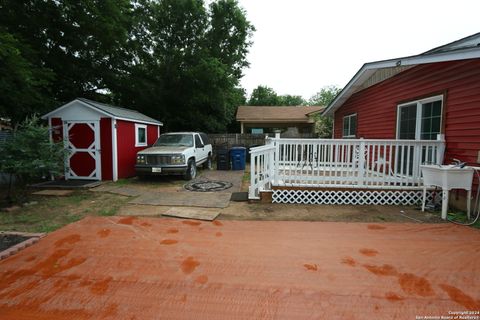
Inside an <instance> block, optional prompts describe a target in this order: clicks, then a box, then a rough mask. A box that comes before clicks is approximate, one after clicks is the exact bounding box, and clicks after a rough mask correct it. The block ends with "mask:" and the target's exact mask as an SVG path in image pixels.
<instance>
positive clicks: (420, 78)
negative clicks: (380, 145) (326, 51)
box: [324, 33, 480, 166]
mask: <svg viewBox="0 0 480 320" xmlns="http://www.w3.org/2000/svg"><path fill="white" fill-rule="evenodd" d="M324 114H327V115H333V116H334V134H333V137H334V138H366V139H415V140H433V139H436V138H437V134H443V135H444V136H445V140H446V152H445V158H444V162H445V163H450V162H451V161H452V159H453V158H457V159H460V160H462V161H466V162H468V164H469V165H474V166H478V163H479V162H480V125H479V121H480V33H477V34H474V35H471V36H469V37H466V38H463V39H460V40H458V41H455V42H452V43H449V44H446V45H443V46H441V47H438V48H434V49H432V50H430V51H427V52H425V53H422V54H419V55H416V56H411V57H403V58H396V59H391V60H384V61H377V62H371V63H366V64H365V65H363V66H362V68H361V69H360V70H359V71H358V72H357V73H356V74H355V75H354V77H353V78H352V79H351V80H350V82H349V83H348V84H347V86H346V87H345V88H344V89H343V90H342V92H341V93H340V94H339V95H338V96H337V97H336V98H335V99H334V101H333V102H332V103H331V104H330V105H329V106H328V108H327V109H326V110H325V113H324Z"/></svg>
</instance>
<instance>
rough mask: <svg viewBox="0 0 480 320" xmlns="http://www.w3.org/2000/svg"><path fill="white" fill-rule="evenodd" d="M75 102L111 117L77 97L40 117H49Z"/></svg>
mask: <svg viewBox="0 0 480 320" xmlns="http://www.w3.org/2000/svg"><path fill="white" fill-rule="evenodd" d="M75 102H77V103H80V104H81V105H83V106H85V107H87V108H89V109H91V110H93V111H96V112H98V113H100V114H102V115H105V116H107V117H109V118H113V116H112V115H111V114H109V113H106V112H104V111H102V110H99V109H97V108H95V107H92V106H91V105H89V104H88V103H85V102H83V101H82V100H78V99H75V100H72V101H70V102H69V103H67V104H64V105H63V106H61V107H59V108H57V109H55V110H53V111H50V112H49V113H47V114H44V115H43V116H42V117H41V118H42V119H47V118H50V117H52V116H53V115H55V114H56V113H58V112H60V111H62V110H64V109H66V108H68V107H70V106H72V104H74V103H75Z"/></svg>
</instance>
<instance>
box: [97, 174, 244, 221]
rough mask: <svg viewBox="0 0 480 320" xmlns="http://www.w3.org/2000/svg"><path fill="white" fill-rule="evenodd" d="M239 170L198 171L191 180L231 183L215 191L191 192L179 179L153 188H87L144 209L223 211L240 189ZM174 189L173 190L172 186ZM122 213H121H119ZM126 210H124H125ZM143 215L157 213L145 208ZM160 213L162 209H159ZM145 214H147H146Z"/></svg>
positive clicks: (137, 186) (131, 184)
mask: <svg viewBox="0 0 480 320" xmlns="http://www.w3.org/2000/svg"><path fill="white" fill-rule="evenodd" d="M242 178H243V171H217V170H202V171H200V174H199V176H198V177H197V178H196V179H195V181H226V182H230V183H231V184H232V187H231V188H228V189H225V190H221V191H217V192H192V191H188V190H186V189H185V188H183V186H182V185H183V184H185V183H187V182H186V181H182V180H173V182H172V181H170V180H169V181H168V182H167V183H163V181H158V184H157V186H156V187H154V186H152V185H149V187H146V185H142V183H141V182H136V183H130V184H128V185H122V186H119V185H116V184H113V183H112V184H106V185H101V186H99V187H96V188H94V189H91V191H93V192H110V193H114V194H119V195H122V196H128V197H133V199H132V200H131V201H129V205H145V206H164V207H168V208H170V207H172V206H180V207H201V208H226V207H228V205H229V203H230V197H231V195H232V193H233V192H239V191H240V189H241V186H242ZM172 186H176V187H172ZM122 211H123V210H122ZM127 211H128V209H127ZM146 211H147V212H157V211H158V209H153V208H149V209H148V208H147V209H146ZM161 211H162V213H163V212H164V211H165V210H161ZM146 215H149V214H148V213H147V214H146Z"/></svg>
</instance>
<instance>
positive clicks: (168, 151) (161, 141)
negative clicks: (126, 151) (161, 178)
mask: <svg viewBox="0 0 480 320" xmlns="http://www.w3.org/2000/svg"><path fill="white" fill-rule="evenodd" d="M200 165H203V166H204V168H206V169H211V167H212V145H211V144H210V143H209V142H208V138H207V135H206V134H204V133H200V132H174V133H166V134H162V135H161V136H160V137H159V138H158V140H157V142H155V144H154V145H153V146H152V147H150V148H147V149H144V150H142V151H140V152H138V153H137V163H136V165H135V171H136V173H137V175H139V176H147V175H166V174H181V175H183V177H184V178H185V179H186V180H191V179H195V177H196V176H197V166H200Z"/></svg>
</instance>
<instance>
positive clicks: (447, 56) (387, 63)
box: [323, 48, 480, 115]
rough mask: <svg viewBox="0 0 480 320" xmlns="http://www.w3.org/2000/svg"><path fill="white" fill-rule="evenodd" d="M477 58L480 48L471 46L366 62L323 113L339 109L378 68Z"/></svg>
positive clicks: (479, 54) (479, 56) (327, 113)
mask: <svg viewBox="0 0 480 320" xmlns="http://www.w3.org/2000/svg"><path fill="white" fill-rule="evenodd" d="M477 58H480V49H479V48H469V49H466V50H458V51H453V52H442V53H438V54H432V55H417V56H410V57H404V58H396V59H390V60H383V61H377V62H370V63H366V64H364V65H363V66H362V67H361V68H360V70H358V72H357V73H356V74H355V75H354V76H353V78H352V79H351V80H350V81H349V82H348V84H347V85H346V86H345V88H344V89H343V90H342V91H341V92H340V94H338V95H337V97H336V98H335V99H334V100H333V101H332V103H331V104H330V105H329V106H328V107H327V108H326V109H325V111H324V113H323V114H324V115H329V114H330V113H332V111H335V110H336V109H338V108H339V107H340V106H341V105H342V104H343V103H344V102H345V101H346V100H347V99H348V98H350V96H351V95H352V94H353V93H354V92H355V89H356V88H358V87H359V86H361V85H362V84H363V82H364V81H365V80H367V79H368V78H369V77H370V76H371V75H372V74H373V73H374V72H375V71H376V70H378V69H382V68H393V67H400V66H414V65H419V64H427V63H436V62H446V61H457V60H467V59H477Z"/></svg>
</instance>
